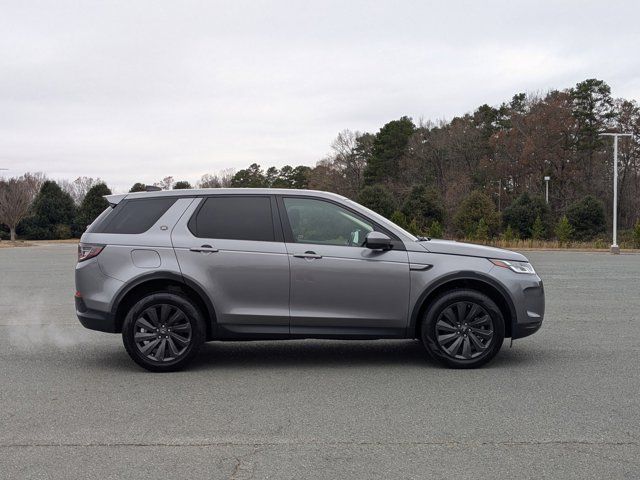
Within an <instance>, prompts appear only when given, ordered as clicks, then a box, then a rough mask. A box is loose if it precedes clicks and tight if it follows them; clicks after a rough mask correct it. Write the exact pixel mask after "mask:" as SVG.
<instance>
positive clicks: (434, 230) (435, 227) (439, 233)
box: [428, 220, 444, 238]
mask: <svg viewBox="0 0 640 480" xmlns="http://www.w3.org/2000/svg"><path fill="white" fill-rule="evenodd" d="M428 232H429V237H431V238H442V237H443V236H444V230H443V228H442V225H441V224H440V222H439V221H438V220H434V221H433V222H431V225H430V226H429V231H428Z"/></svg>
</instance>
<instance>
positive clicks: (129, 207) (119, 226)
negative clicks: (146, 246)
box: [94, 197, 177, 234]
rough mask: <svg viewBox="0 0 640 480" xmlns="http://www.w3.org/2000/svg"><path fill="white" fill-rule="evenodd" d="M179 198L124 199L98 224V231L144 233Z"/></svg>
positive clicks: (96, 228)
mask: <svg viewBox="0 0 640 480" xmlns="http://www.w3.org/2000/svg"><path fill="white" fill-rule="evenodd" d="M176 200H177V198H175V197H167V198H141V199H136V200H124V201H122V202H120V203H119V204H118V205H116V206H115V208H114V209H113V212H112V213H111V215H109V216H108V217H107V218H105V219H104V221H103V222H101V223H100V224H99V225H96V227H95V230H94V231H95V232H96V233H131V234H135V233H143V232H146V231H147V230H149V229H150V228H151V227H152V226H153V224H154V223H156V222H157V221H158V219H159V218H160V217H161V216H162V215H163V214H164V213H165V212H166V211H167V210H169V207H171V205H173V204H174V203H175V201H176Z"/></svg>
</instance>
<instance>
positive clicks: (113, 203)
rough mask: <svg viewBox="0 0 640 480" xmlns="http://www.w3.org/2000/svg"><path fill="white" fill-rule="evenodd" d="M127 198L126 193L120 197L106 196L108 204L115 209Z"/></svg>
mask: <svg viewBox="0 0 640 480" xmlns="http://www.w3.org/2000/svg"><path fill="white" fill-rule="evenodd" d="M126 196H127V194H126V193H120V194H118V195H105V196H104V198H106V199H107V202H109V205H111V206H112V207H115V206H116V205H117V204H119V203H120V202H121V201H122V199H123V198H124V197H126Z"/></svg>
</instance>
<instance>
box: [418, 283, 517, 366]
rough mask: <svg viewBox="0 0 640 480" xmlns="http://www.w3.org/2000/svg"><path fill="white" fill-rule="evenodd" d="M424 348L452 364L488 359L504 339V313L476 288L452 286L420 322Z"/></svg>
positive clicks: (457, 364)
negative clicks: (453, 287) (468, 288)
mask: <svg viewBox="0 0 640 480" xmlns="http://www.w3.org/2000/svg"><path fill="white" fill-rule="evenodd" d="M421 327H422V328H421V337H422V343H423V344H424V346H425V348H426V349H427V352H429V354H430V355H431V356H432V357H433V358H434V359H435V360H437V361H438V362H440V363H442V364H444V365H446V366H448V367H451V368H477V367H481V366H482V365H485V364H486V363H487V362H489V361H490V360H491V359H492V358H493V357H495V356H496V354H497V353H498V352H499V351H500V348H501V347H502V342H503V341H504V317H503V316H502V312H501V311H500V309H499V308H498V306H497V305H496V304H495V302H494V301H493V300H491V299H490V298H489V297H487V296H486V295H485V294H483V293H480V292H478V291H476V290H467V289H455V290H452V291H450V292H446V293H444V294H443V295H440V296H439V297H437V298H436V299H435V300H434V301H433V302H432V303H431V304H430V305H429V307H428V308H427V311H426V312H425V314H424V317H423V319H422V324H421Z"/></svg>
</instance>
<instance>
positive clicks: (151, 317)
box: [122, 292, 205, 372]
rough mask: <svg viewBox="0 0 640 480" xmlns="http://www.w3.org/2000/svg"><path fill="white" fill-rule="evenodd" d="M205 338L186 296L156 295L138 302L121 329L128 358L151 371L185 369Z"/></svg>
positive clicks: (200, 319)
mask: <svg viewBox="0 0 640 480" xmlns="http://www.w3.org/2000/svg"><path fill="white" fill-rule="evenodd" d="M204 339H205V326H204V321H203V317H202V314H201V313H200V310H199V309H198V308H197V306H196V305H195V304H194V303H193V302H192V301H191V300H190V299H189V298H187V297H186V296H184V295H182V294H179V293H173V292H158V293H152V294H150V295H147V296H145V297H143V298H141V299H140V300H138V301H137V302H136V303H135V304H134V305H133V306H132V307H131V308H130V309H129V311H128V313H127V316H126V318H125V321H124V325H123V326H122V341H123V343H124V346H125V348H126V350H127V353H128V354H129V356H130V357H131V358H132V359H133V360H134V361H135V362H136V363H137V364H138V365H140V366H142V367H144V368H146V369H147V370H150V371H154V372H164V371H174V370H179V369H181V368H183V367H184V366H186V365H187V364H188V363H189V362H190V361H191V360H192V359H193V357H194V356H195V355H196V353H197V352H198V350H199V349H200V347H201V346H202V344H203V343H204Z"/></svg>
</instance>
